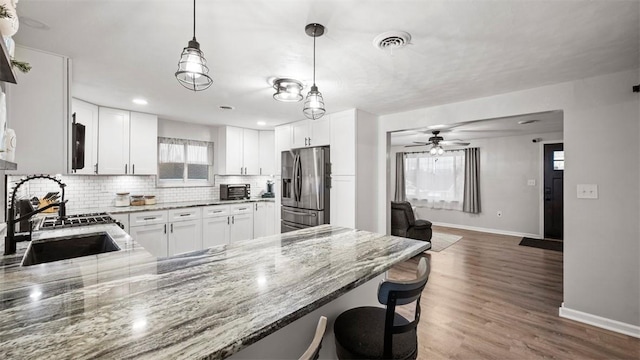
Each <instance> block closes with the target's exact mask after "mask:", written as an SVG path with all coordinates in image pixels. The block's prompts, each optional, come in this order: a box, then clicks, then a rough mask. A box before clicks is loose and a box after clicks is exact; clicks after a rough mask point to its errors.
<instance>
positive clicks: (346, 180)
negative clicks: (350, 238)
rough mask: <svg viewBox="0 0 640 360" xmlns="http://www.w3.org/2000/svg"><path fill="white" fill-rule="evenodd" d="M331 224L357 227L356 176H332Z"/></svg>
mask: <svg viewBox="0 0 640 360" xmlns="http://www.w3.org/2000/svg"><path fill="white" fill-rule="evenodd" d="M331 225H334V226H344V227H348V228H355V227H356V181H355V176H332V177H331Z"/></svg>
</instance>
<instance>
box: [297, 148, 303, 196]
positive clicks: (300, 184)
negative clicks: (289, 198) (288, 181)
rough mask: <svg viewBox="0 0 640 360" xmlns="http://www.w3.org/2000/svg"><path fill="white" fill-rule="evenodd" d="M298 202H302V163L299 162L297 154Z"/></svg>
mask: <svg viewBox="0 0 640 360" xmlns="http://www.w3.org/2000/svg"><path fill="white" fill-rule="evenodd" d="M297 181H298V201H302V161H300V154H298V177H297Z"/></svg>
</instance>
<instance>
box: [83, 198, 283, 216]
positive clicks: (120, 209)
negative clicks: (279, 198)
mask: <svg viewBox="0 0 640 360" xmlns="http://www.w3.org/2000/svg"><path fill="white" fill-rule="evenodd" d="M275 201H276V200H275V199H274V198H254V199H244V200H195V201H179V202H166V203H158V204H155V205H143V206H107V207H105V206H101V207H99V208H96V207H92V208H80V209H73V210H72V211H73V213H77V214H80V213H95V212H107V213H109V214H126V213H132V212H138V211H156V210H171V209H180V208H188V207H195V206H208V205H233V204H244V203H252V202H275Z"/></svg>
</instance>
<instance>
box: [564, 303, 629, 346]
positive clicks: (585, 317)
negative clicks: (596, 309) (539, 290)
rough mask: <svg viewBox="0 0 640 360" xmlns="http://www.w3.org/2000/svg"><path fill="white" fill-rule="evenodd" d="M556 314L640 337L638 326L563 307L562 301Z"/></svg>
mask: <svg viewBox="0 0 640 360" xmlns="http://www.w3.org/2000/svg"><path fill="white" fill-rule="evenodd" d="M558 315H560V317H562V318H565V319H570V320H574V321H577V322H581V323H584V324H589V325H593V326H595V327H599V328H602V329H606V330H611V331H614V332H617V333H620V334H624V335H629V336H633V337H635V338H640V326H636V325H631V324H627V323H623V322H621V321H617V320H611V319H607V318H604V317H601V316H597V315H593V314H589V313H586V312H582V311H578V310H574V309H570V308H568V307H565V306H564V303H562V306H561V307H560V308H559V311H558Z"/></svg>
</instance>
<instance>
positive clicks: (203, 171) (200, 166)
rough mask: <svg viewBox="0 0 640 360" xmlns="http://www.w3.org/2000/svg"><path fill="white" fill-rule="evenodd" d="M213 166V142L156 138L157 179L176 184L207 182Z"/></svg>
mask: <svg viewBox="0 0 640 360" xmlns="http://www.w3.org/2000/svg"><path fill="white" fill-rule="evenodd" d="M212 166H213V143H211V142H206V141H196V140H185V139H174V138H164V137H159V138H158V179H159V180H160V181H163V182H166V183H171V184H177V183H179V182H182V183H185V184H192V183H198V182H199V183H203V182H209V179H210V177H211V168H212Z"/></svg>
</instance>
